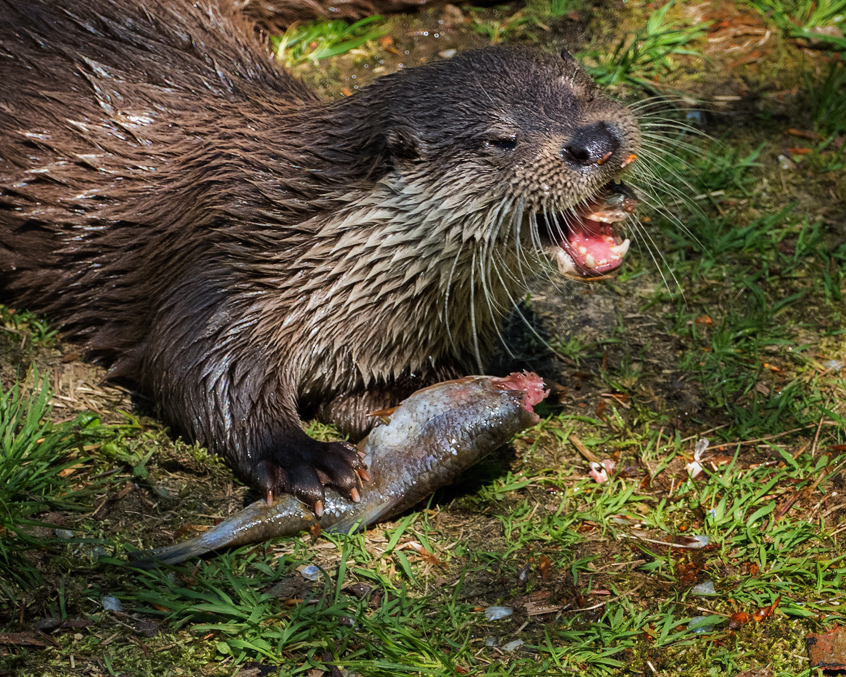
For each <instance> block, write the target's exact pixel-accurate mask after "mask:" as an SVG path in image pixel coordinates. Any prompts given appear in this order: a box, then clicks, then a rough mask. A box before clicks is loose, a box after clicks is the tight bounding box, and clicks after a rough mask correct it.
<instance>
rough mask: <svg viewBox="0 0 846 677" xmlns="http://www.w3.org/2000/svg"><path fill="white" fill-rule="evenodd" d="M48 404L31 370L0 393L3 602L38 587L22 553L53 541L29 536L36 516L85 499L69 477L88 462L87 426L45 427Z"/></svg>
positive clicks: (85, 422) (84, 422)
mask: <svg viewBox="0 0 846 677" xmlns="http://www.w3.org/2000/svg"><path fill="white" fill-rule="evenodd" d="M49 400H50V389H49V384H48V383H47V380H46V379H44V378H41V377H40V376H39V375H38V373H37V372H36V371H35V370H32V371H31V372H30V373H29V374H28V375H27V378H26V380H25V381H23V382H21V383H15V384H14V385H13V386H12V387H11V388H10V389H9V390H7V391H5V392H2V393H0V533H2V534H3V537H2V539H0V597H5V598H7V599H14V598H15V596H16V594H15V587H18V586H19V587H22V588H24V589H26V588H29V587H31V586H33V585H36V584H38V583H41V582H42V581H41V576H40V574H39V572H38V570H37V569H36V568H35V567H34V566H32V565H31V564H30V563H29V562H28V561H27V559H26V557H25V553H26V552H28V551H31V550H34V549H40V548H44V547H50V545H51V543H54V542H55V541H54V540H52V539H44V538H43V537H41V538H39V537H36V536H34V535H33V534H32V530H33V529H34V528H36V527H39V526H41V525H42V523H41V522H40V521H39V520H38V519H36V517H37V516H38V515H41V514H43V513H45V512H46V511H48V510H75V509H80V508H81V507H82V505H83V498H84V497H85V495H86V491H85V490H84V489H78V488H75V487H74V486H73V485H72V483H71V481H70V479H69V477H70V476H72V475H73V474H74V473H75V472H77V469H78V468H80V467H81V466H84V465H85V464H86V463H87V461H88V459H87V457H86V454H85V452H84V449H83V445H84V442H83V437H84V434H83V432H82V430H80V428H82V429H84V428H85V427H86V426H90V425H92V423H91V422H90V421H89V420H88V419H87V418H80V419H78V420H77V421H70V422H67V423H64V424H59V425H54V424H52V423H50V421H49V420H48V418H49V415H50V405H49Z"/></svg>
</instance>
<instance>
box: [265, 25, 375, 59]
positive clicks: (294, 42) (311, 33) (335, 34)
mask: <svg viewBox="0 0 846 677" xmlns="http://www.w3.org/2000/svg"><path fill="white" fill-rule="evenodd" d="M386 30H387V28H386V27H385V25H384V20H383V19H382V17H381V16H371V17H367V18H366V19H361V20H360V21H356V22H355V23H347V22H346V21H342V20H340V19H338V20H335V21H318V22H312V23H306V24H294V25H293V26H291V27H290V28H289V29H288V30H287V31H285V33H284V34H282V35H274V36H271V38H270V40H271V44H272V45H273V51H274V54H275V56H276V59H277V60H278V61H280V62H282V63H283V64H285V66H286V67H288V68H291V67H292V66H296V65H298V64H303V63H306V62H312V63H314V62H317V61H320V60H321V59H328V58H331V57H333V56H339V55H341V54H346V53H347V52H350V51H352V50H354V49H358V48H360V47H361V46H363V45H365V44H366V43H368V42H372V41H374V40H377V39H378V38H380V37H381V36H383V35H384V34H385V32H386Z"/></svg>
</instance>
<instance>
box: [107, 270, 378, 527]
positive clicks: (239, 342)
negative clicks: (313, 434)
mask: <svg viewBox="0 0 846 677" xmlns="http://www.w3.org/2000/svg"><path fill="white" fill-rule="evenodd" d="M220 279H224V280H225V279H226V277H225V271H220V270H216V269H215V268H214V267H213V266H212V265H209V266H208V267H207V269H206V270H204V271H202V272H196V271H195V272H194V273H193V274H192V275H186V276H185V278H184V280H183V284H181V285H174V286H173V289H172V292H173V293H172V296H171V297H170V298H169V299H168V301H167V302H166V303H164V304H162V307H161V308H160V310H159V313H158V316H157V321H156V322H155V324H154V325H153V326H152V327H150V329H149V332H148V335H147V339H146V340H145V341H144V342H143V343H142V344H141V345H139V346H138V349H137V350H136V353H135V354H136V355H139V357H140V362H139V363H134V361H132V360H126V361H125V364H123V365H121V364H120V363H117V364H116V365H115V371H116V372H118V373H119V372H120V371H123V372H125V373H128V374H129V375H131V376H134V377H136V378H137V379H138V381H139V382H140V384H141V385H142V387H144V389H145V390H147V391H149V392H150V393H151V394H152V396H153V398H154V400H155V402H156V406H157V409H158V411H159V413H160V415H161V417H162V418H163V419H165V420H166V421H167V422H168V423H169V424H170V426H171V427H172V429H173V430H174V432H177V433H179V434H181V435H183V436H184V437H186V438H188V439H190V440H195V441H197V442H199V443H200V444H203V445H205V446H207V447H208V448H209V450H210V451H212V452H214V453H217V454H220V455H221V456H223V457H224V458H225V459H226V461H227V464H228V465H229V466H230V467H231V468H232V470H233V471H234V472H235V474H236V475H237V476H238V477H239V478H240V479H241V480H243V481H244V482H246V483H247V484H249V485H251V486H253V487H255V488H256V489H258V490H260V491H262V492H263V493H264V494H265V496H267V497H268V498H269V499H272V498H273V496H275V495H277V494H279V493H283V492H288V493H291V494H294V495H295V496H297V497H298V498H300V499H301V500H303V501H304V502H306V503H308V504H309V505H313V506H315V510H316V512H320V510H321V508H322V502H323V499H324V487H325V486H332V487H334V488H336V489H338V490H339V491H340V492H341V493H342V494H344V495H346V496H348V497H350V498H351V499H352V500H356V499H357V497H358V491H357V489H356V487H357V484H358V482H359V475H358V474H357V471H359V470H363V469H364V464H363V463H362V461H361V459H360V458H359V455H358V452H357V451H356V449H355V448H354V447H353V446H352V445H349V444H346V443H344V442H319V441H317V440H314V439H312V438H310V437H309V436H308V435H307V434H306V433H305V432H304V431H303V430H302V427H301V425H300V419H299V415H298V413H297V407H296V386H295V384H294V383H293V377H292V376H291V375H290V374H288V373H286V371H285V369H284V368H280V364H283V365H284V362H283V361H282V360H281V359H280V357H279V356H278V354H276V353H275V352H274V351H273V346H267V345H264V344H260V343H258V342H257V341H254V340H250V335H249V332H248V331H247V329H248V328H249V327H250V326H251V324H252V319H251V317H250V315H249V311H248V309H245V308H242V307H239V306H238V305H237V301H238V300H237V299H233V298H231V297H229V296H228V295H227V293H226V291H225V287H224V286H223V285H221V284H220V283H219V280H220Z"/></svg>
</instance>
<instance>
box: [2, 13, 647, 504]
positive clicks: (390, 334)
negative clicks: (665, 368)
mask: <svg viewBox="0 0 846 677" xmlns="http://www.w3.org/2000/svg"><path fill="white" fill-rule="evenodd" d="M0 15H2V16H3V17H4V21H3V22H2V25H1V26H0V52H2V54H0V56H2V62H0V82H2V83H3V86H2V92H0V272H2V275H3V281H4V283H5V290H6V293H7V295H9V296H11V298H13V299H14V300H15V302H16V303H22V304H25V305H27V306H28V307H30V308H33V309H38V310H42V311H45V312H46V313H48V315H49V316H51V317H53V318H55V319H56V320H58V321H59V322H60V323H61V325H62V327H63V330H64V331H66V332H67V333H68V334H69V335H71V336H73V337H75V338H76V339H78V340H80V341H81V342H82V343H83V344H84V346H85V347H86V349H87V350H88V351H90V354H91V355H92V356H93V357H95V358H98V359H100V360H102V361H104V362H105V363H106V364H108V365H110V367H111V372H110V374H111V375H112V376H113V377H115V378H123V379H128V380H129V381H131V382H132V383H133V384H135V386H136V387H137V388H138V389H139V390H140V391H141V392H144V393H147V394H148V395H149V396H151V397H152V398H153V400H154V401H155V403H156V406H157V409H158V411H159V413H160V415H161V416H162V418H163V419H164V420H166V421H167V422H168V423H169V424H170V425H171V426H172V427H173V429H174V430H175V431H176V432H178V433H179V434H182V435H184V436H186V437H187V438H189V439H194V440H198V441H199V442H201V443H202V444H205V445H207V446H209V447H210V448H211V449H213V450H214V451H216V452H219V453H221V454H223V455H224V456H225V457H226V458H227V460H228V461H229V463H230V465H231V466H232V467H233V469H234V470H235V471H236V473H237V474H238V475H239V476H240V477H241V478H242V479H244V480H245V481H246V482H248V483H251V484H253V485H254V486H256V487H258V488H260V489H262V490H265V491H267V490H271V489H272V490H274V491H280V490H288V491H295V492H296V493H298V494H299V495H300V496H302V497H303V498H305V499H306V500H309V501H311V502H314V501H316V500H318V499H319V498H320V497H321V495H322V486H323V485H324V484H327V483H328V484H332V485H334V486H336V487H338V488H340V489H342V490H349V489H351V488H352V487H354V486H355V482H356V476H355V474H354V472H353V470H354V469H355V468H356V467H357V466H358V464H359V462H358V460H357V457H356V456H355V454H354V453H353V452H352V451H351V449H350V448H349V447H348V446H345V445H342V444H337V443H336V444H325V443H319V442H316V441H314V440H312V439H311V438H309V437H308V436H307V435H306V434H305V433H304V432H303V431H302V429H301V426H300V415H306V416H310V415H317V416H319V417H320V418H322V419H324V420H330V421H334V422H336V423H338V424H339V426H340V427H341V429H342V430H344V431H346V432H349V433H350V434H351V435H353V436H354V437H355V436H360V435H361V434H363V432H364V431H365V430H366V429H367V426H368V425H369V419H368V418H367V416H366V413H367V412H369V411H373V410H376V409H380V408H383V407H386V406H388V405H390V404H395V403H396V402H397V401H398V400H399V399H400V398H401V397H404V396H405V395H407V394H408V393H409V392H411V391H413V390H415V389H416V388H418V387H420V386H421V385H425V384H428V383H431V382H434V381H438V380H442V379H445V378H450V377H453V376H456V375H459V374H463V373H465V372H466V371H468V370H475V369H476V368H478V367H477V364H478V360H477V358H478V357H479V356H482V357H483V356H484V354H485V353H486V352H487V351H488V350H489V349H490V347H491V345H492V343H493V342H494V339H495V336H496V332H497V318H496V314H497V312H494V311H499V312H500V313H501V312H503V311H504V309H507V307H508V306H509V304H510V303H511V300H512V298H513V297H514V296H515V295H518V294H520V293H522V290H523V289H524V277H525V274H526V273H527V272H529V271H528V268H530V267H531V266H529V265H528V263H529V262H530V261H536V260H537V256H538V253H537V252H535V253H533V254H530V253H529V250H530V249H531V248H532V245H533V244H536V241H535V240H536V238H532V237H530V233H529V232H528V231H529V228H528V227H525V228H524V229H523V231H519V229H520V224H521V223H525V218H526V217H525V215H526V214H534V213H537V212H550V211H557V210H561V209H566V208H569V207H571V206H572V205H574V204H576V203H578V202H579V201H580V200H583V199H585V198H586V197H587V196H589V195H590V194H591V193H592V192H595V191H596V190H597V189H598V188H599V187H600V186H601V185H602V184H604V183H606V182H607V181H608V180H610V179H611V178H614V177H615V176H616V175H617V174H619V171H620V169H619V167H620V163H619V162H618V161H617V160H616V159H615V162H607V163H605V164H603V165H602V166H599V165H596V166H593V164H595V163H590V164H591V166H589V167H588V166H587V164H588V163H585V164H586V167H585V168H584V169H582V168H580V167H575V166H574V165H572V163H570V166H566V165H567V163H566V162H562V159H561V152H562V151H561V148H562V146H563V145H566V144H567V143H568V139H573V138H575V137H577V136H578V135H580V134H581V135H582V137H584V135H585V134H588V136H589V137H590V133H591V132H590V130H592V129H594V128H595V127H596V125H597V124H606V122H607V124H608V125H610V126H612V127H613V128H614V129H615V130H616V131H615V132H614V134H615V135H617V136H619V137H620V139H619V141H620V142H619V148H618V147H617V145H616V142H615V146H614V153H615V158H617V156H619V157H624V156H625V154H626V153H627V152H630V151H631V150H632V149H633V148H635V147H636V145H637V128H636V124H635V123H634V120H633V118H632V117H631V116H630V115H629V114H628V113H627V112H626V111H624V109H622V108H620V107H619V106H617V105H616V104H612V103H611V102H610V101H608V100H607V99H604V98H603V97H601V96H600V95H599V94H598V92H596V90H595V88H594V86H593V84H592V83H591V82H590V80H589V79H588V78H587V77H586V76H585V75H584V73H583V72H582V71H581V70H580V69H579V68H578V66H577V65H576V64H575V62H573V61H572V60H571V59H569V58H567V57H565V58H564V59H561V58H559V57H557V56H553V55H543V54H540V53H537V52H532V51H530V50H524V49H510V50H509V49H505V48H500V49H491V50H485V51H481V52H476V53H471V54H470V55H467V56H466V57H460V58H458V59H456V60H454V61H451V62H444V63H438V64H432V65H430V66H426V67H423V68H420V69H412V70H410V71H408V72H405V73H399V74H397V75H394V76H388V77H386V78H382V79H381V80H379V81H377V82H376V83H375V84H374V85H371V86H370V87H367V88H365V89H364V90H363V91H361V92H360V93H357V94H356V95H355V96H352V97H349V98H347V99H343V100H339V101H335V102H325V101H321V100H319V99H318V98H317V97H316V96H315V95H314V94H313V93H312V92H311V91H310V90H309V89H308V88H306V87H305V86H304V85H303V84H301V83H300V82H299V81H298V80H296V79H294V78H293V77H291V76H290V75H289V74H287V73H285V72H284V71H282V70H280V69H278V68H277V67H276V65H275V64H274V63H273V62H271V61H270V60H269V59H268V57H267V54H266V52H265V50H264V47H263V46H262V45H261V44H260V43H258V42H257V41H256V40H255V39H254V37H253V30H252V25H251V24H249V23H248V22H247V21H246V20H244V19H243V18H242V17H241V15H240V14H239V13H238V12H237V11H236V10H235V9H233V8H230V7H228V6H225V5H224V6H223V7H222V8H221V7H220V6H218V5H217V4H214V3H211V2H209V3H204V2H198V3H196V4H194V3H191V2H188V1H187V0H150V1H149V2H139V1H135V0H82V1H81V2H78V1H77V2H71V1H70V0H67V1H66V2H65V1H54V2H45V1H36V2H32V1H30V0H26V1H24V0H20V1H18V0H11V1H6V0H0ZM584 130H588V132H585V131H584ZM604 133H605V132H603V134H604ZM515 138H516V139H517V141H516V142H513V139H515ZM580 138H581V137H580ZM592 139H593V137H590V138H588V140H587V141H585V144H587V145H588V146H589V145H590V144H591V143H593V142H594V141H593V140H592ZM600 141H601V142H602V143H606V141H605V139H604V137H603V139H600ZM600 141H597V142H596V143H600ZM600 145H601V144H600ZM597 148H599V146H597ZM600 150H601V149H600ZM506 214H507V215H508V218H507V219H506V218H505V216H506ZM530 225H531V224H530ZM515 229H516V230H515ZM490 261H494V262H495V263H496V262H498V263H497V265H496V266H494V267H493V268H491V264H490ZM486 266H487V267H486ZM494 272H496V275H494V274H493V273H494Z"/></svg>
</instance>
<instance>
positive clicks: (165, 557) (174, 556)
mask: <svg viewBox="0 0 846 677" xmlns="http://www.w3.org/2000/svg"><path fill="white" fill-rule="evenodd" d="M210 550H212V548H210V547H209V546H208V544H207V543H204V542H203V539H202V537H201V536H197V537H196V538H189V539H188V540H187V541H183V542H182V543H177V544H176V545H169V546H167V547H165V548H156V549H155V550H138V551H136V552H131V553H129V565H130V566H133V567H136V568H137V569H155V568H156V567H160V566H162V565H166V564H179V563H180V562H184V561H185V560H186V559H188V558H190V557H197V556H199V555H204V554H206V553H207V552H209V551H210Z"/></svg>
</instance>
